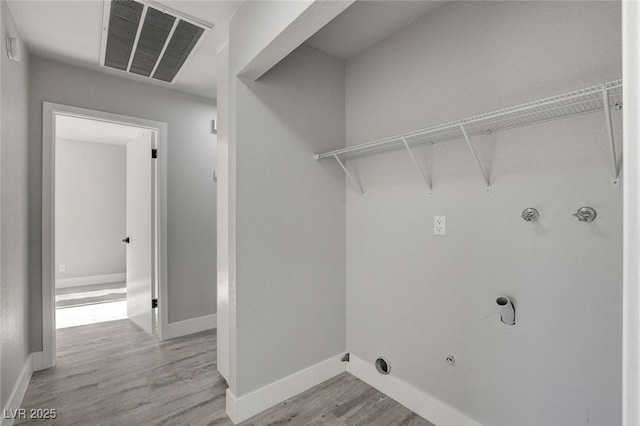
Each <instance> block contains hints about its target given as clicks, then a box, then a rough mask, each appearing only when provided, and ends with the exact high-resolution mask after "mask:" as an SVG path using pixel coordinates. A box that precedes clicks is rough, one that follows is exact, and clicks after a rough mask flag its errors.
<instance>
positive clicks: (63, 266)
mask: <svg viewBox="0 0 640 426" xmlns="http://www.w3.org/2000/svg"><path fill="white" fill-rule="evenodd" d="M58 272H67V265H65V264H64V263H61V264H60V265H59V266H58Z"/></svg>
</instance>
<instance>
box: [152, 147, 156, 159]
mask: <svg viewBox="0 0 640 426" xmlns="http://www.w3.org/2000/svg"><path fill="white" fill-rule="evenodd" d="M151 158H158V150H157V149H155V148H153V149H152V150H151Z"/></svg>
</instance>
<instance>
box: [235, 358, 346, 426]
mask: <svg viewBox="0 0 640 426" xmlns="http://www.w3.org/2000/svg"><path fill="white" fill-rule="evenodd" d="M342 355H343V354H338V355H336V356H333V357H331V358H329V359H327V360H325V361H322V362H319V363H318V364H315V365H312V366H311V367H308V368H305V369H304V370H301V371H298V372H297V373H294V374H292V375H290V376H287V377H285V378H283V379H280V380H278V381H276V382H273V383H271V384H268V385H267V386H264V387H262V388H260V389H257V390H255V391H253V392H250V393H248V394H246V395H242V396H240V397H236V396H235V395H234V394H233V393H232V392H231V391H230V390H229V389H227V415H228V416H229V418H230V419H231V421H233V423H234V424H238V423H240V422H243V421H245V420H247V419H249V418H251V417H253V416H255V415H256V414H258V413H260V412H262V411H264V410H266V409H268V408H271V407H273V406H274V405H276V404H279V403H281V402H282V401H285V400H287V399H289V398H291V397H292V396H295V395H297V394H299V393H301V392H304V391H306V390H307V389H309V388H312V387H314V386H316V385H319V384H320V383H322V382H324V381H326V380H329V379H330V378H332V377H334V376H337V375H338V374H340V373H342V372H344V370H345V367H344V365H343V364H342V363H341V362H340V358H341V357H342Z"/></svg>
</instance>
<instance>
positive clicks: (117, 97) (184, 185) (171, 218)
mask: <svg viewBox="0 0 640 426" xmlns="http://www.w3.org/2000/svg"><path fill="white" fill-rule="evenodd" d="M30 84H31V94H30V117H31V120H30V139H31V145H30V151H29V159H30V165H29V168H30V200H29V201H30V204H31V206H32V207H31V209H30V216H29V223H30V232H31V235H30V240H31V246H30V271H32V272H33V274H34V275H33V276H34V279H33V280H31V286H32V287H31V298H30V299H31V320H32V323H33V327H32V329H31V330H32V333H31V345H32V350H38V349H39V348H40V347H41V345H42V342H41V341H42V331H41V325H40V324H41V323H42V319H41V310H40V306H41V291H40V289H41V282H40V278H39V277H40V273H41V268H40V256H41V244H40V241H41V210H42V206H41V192H42V190H41V184H40V182H41V170H42V102H43V101H48V102H54V103H60V104H65V105H72V106H77V107H82V108H89V109H94V110H100V111H106V112H110V113H115V114H122V115H129V116H133V117H139V118H145V119H149V120H155V121H162V122H166V123H168V151H169V152H167V153H162V152H160V153H159V155H167V160H168V170H167V179H168V183H167V184H168V188H167V192H168V194H167V197H168V200H167V203H168V206H167V208H168V212H167V215H168V217H167V227H168V235H167V244H168V272H169V276H168V298H169V323H173V322H178V321H183V320H187V319H191V318H196V317H201V316H205V315H210V314H213V313H215V306H216V246H215V245H216V229H215V223H216V207H215V203H216V201H215V200H216V186H215V183H214V181H213V169H214V167H215V161H216V158H215V155H216V137H215V135H213V134H212V133H211V120H212V119H213V118H215V114H216V110H215V102H214V101H212V100H209V99H205V98H200V97H197V96H193V95H187V94H183V93H181V92H177V91H174V90H169V89H163V88H159V87H155V86H150V85H148V84H143V83H139V82H134V81H130V80H127V79H122V78H118V77H113V76H109V75H105V74H102V73H97V72H93V71H89V70H85V69H82V68H77V67H74V66H70V65H66V64H62V63H58V62H54V61H50V60H47V59H43V58H39V57H33V58H32V67H31V79H30Z"/></svg>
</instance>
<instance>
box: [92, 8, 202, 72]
mask: <svg viewBox="0 0 640 426" xmlns="http://www.w3.org/2000/svg"><path fill="white" fill-rule="evenodd" d="M104 4H105V6H104V16H103V25H102V45H101V52H100V53H101V54H100V64H101V65H103V66H105V67H108V68H113V69H116V70H120V71H125V72H128V73H132V74H136V75H138V76H142V77H148V78H152V79H154V80H160V81H164V82H167V83H172V84H173V83H174V82H175V81H176V79H177V77H178V75H179V74H180V71H181V70H182V69H183V68H184V65H185V64H186V63H187V61H188V60H189V59H190V57H191V55H192V54H193V53H194V52H195V51H196V49H197V47H198V45H199V44H200V42H201V41H202V40H203V39H204V34H205V33H206V32H207V31H208V30H210V29H211V27H212V26H211V25H207V24H203V23H200V22H197V21H195V20H194V19H192V18H187V17H185V16H181V15H179V14H178V13H176V12H174V11H172V10H168V9H166V8H163V7H161V6H157V5H155V4H152V3H149V2H138V1H134V0H110V1H109V0H105V3H104Z"/></svg>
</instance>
